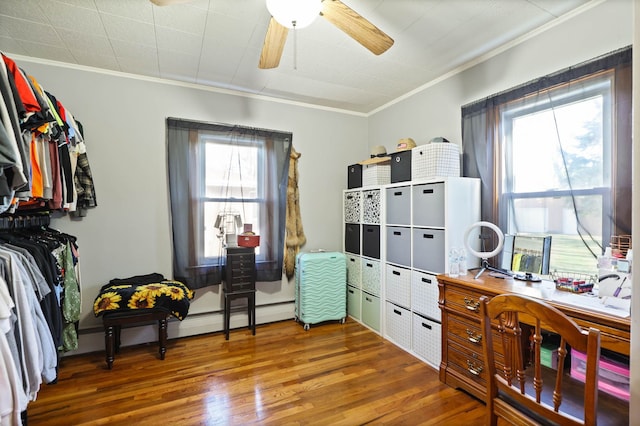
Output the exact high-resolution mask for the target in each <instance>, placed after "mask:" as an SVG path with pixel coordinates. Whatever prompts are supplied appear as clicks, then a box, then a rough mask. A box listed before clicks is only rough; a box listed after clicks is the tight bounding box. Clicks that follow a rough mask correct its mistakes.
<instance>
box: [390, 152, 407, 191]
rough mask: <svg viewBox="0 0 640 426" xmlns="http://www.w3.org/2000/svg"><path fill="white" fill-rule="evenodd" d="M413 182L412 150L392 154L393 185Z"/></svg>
mask: <svg viewBox="0 0 640 426" xmlns="http://www.w3.org/2000/svg"><path fill="white" fill-rule="evenodd" d="M410 180H411V150H410V149H408V150H406V151H399V152H395V153H393V154H391V183H396V182H407V181H410Z"/></svg>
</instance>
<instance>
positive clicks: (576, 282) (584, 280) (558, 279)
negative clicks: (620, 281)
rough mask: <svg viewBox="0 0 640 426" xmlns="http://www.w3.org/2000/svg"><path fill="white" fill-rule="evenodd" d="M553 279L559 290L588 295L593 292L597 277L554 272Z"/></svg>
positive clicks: (576, 273)
mask: <svg viewBox="0 0 640 426" xmlns="http://www.w3.org/2000/svg"><path fill="white" fill-rule="evenodd" d="M551 278H552V279H553V282H554V283H555V284H556V289H557V290H562V291H570V292H571V293H588V292H590V291H591V290H593V286H594V285H595V283H596V277H595V276H593V275H589V274H583V273H580V272H559V271H553V272H552V273H551Z"/></svg>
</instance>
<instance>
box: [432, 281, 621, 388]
mask: <svg viewBox="0 0 640 426" xmlns="http://www.w3.org/2000/svg"><path fill="white" fill-rule="evenodd" d="M437 279H438V288H439V292H440V294H439V300H438V304H439V305H440V309H441V311H442V360H441V363H440V380H441V381H442V382H444V383H446V384H448V385H450V386H453V387H459V388H461V389H464V390H466V391H467V392H469V393H471V394H472V395H474V396H475V397H477V398H479V399H481V400H483V401H484V400H485V397H486V395H485V392H486V388H485V384H486V377H485V376H484V372H483V368H484V357H483V355H482V334H481V332H480V314H479V313H478V309H477V307H478V306H479V304H478V302H479V299H480V297H481V296H483V295H486V296H489V297H493V296H496V295H498V294H502V293H518V294H524V295H528V296H531V297H537V298H542V290H541V284H540V283H530V282H526V281H518V280H514V279H513V278H505V279H500V278H495V277H492V276H490V275H489V274H488V273H487V272H485V273H483V274H482V275H481V276H480V277H479V278H478V279H475V278H474V275H473V274H472V273H468V274H467V275H465V276H460V277H457V278H452V277H449V276H448V275H445V274H442V275H438V276H437ZM548 302H549V304H551V305H553V306H555V307H556V308H558V309H560V310H561V311H562V312H564V313H565V314H566V315H568V316H570V317H571V318H573V319H574V320H575V321H576V323H578V324H579V325H580V326H581V327H585V328H588V327H595V328H598V329H599V330H600V332H601V346H602V347H603V348H606V349H609V350H612V351H614V352H618V353H621V354H624V355H629V351H630V339H631V332H630V330H631V318H620V317H616V316H613V315H608V314H604V313H600V312H595V311H589V310H586V309H580V308H577V307H574V306H569V305H562V304H560V303H555V302H551V301H548Z"/></svg>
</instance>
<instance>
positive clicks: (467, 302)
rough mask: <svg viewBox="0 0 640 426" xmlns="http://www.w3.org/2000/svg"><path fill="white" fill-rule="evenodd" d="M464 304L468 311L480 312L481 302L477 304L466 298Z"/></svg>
mask: <svg viewBox="0 0 640 426" xmlns="http://www.w3.org/2000/svg"><path fill="white" fill-rule="evenodd" d="M464 304H465V305H466V307H467V309H468V310H470V311H473V312H478V308H480V302H476V301H474V300H473V299H468V298H466V297H465V298H464Z"/></svg>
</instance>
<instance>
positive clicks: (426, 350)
mask: <svg viewBox="0 0 640 426" xmlns="http://www.w3.org/2000/svg"><path fill="white" fill-rule="evenodd" d="M441 338H442V326H441V325H440V323H439V322H436V321H433V320H431V319H429V318H425V317H423V316H421V315H418V314H416V313H414V314H413V339H412V345H413V351H414V352H415V353H416V354H418V355H419V356H420V357H421V358H422V359H424V360H425V361H427V363H429V364H430V365H431V366H432V367H433V368H435V369H438V368H439V366H440V358H441V357H442V345H441Z"/></svg>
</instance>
